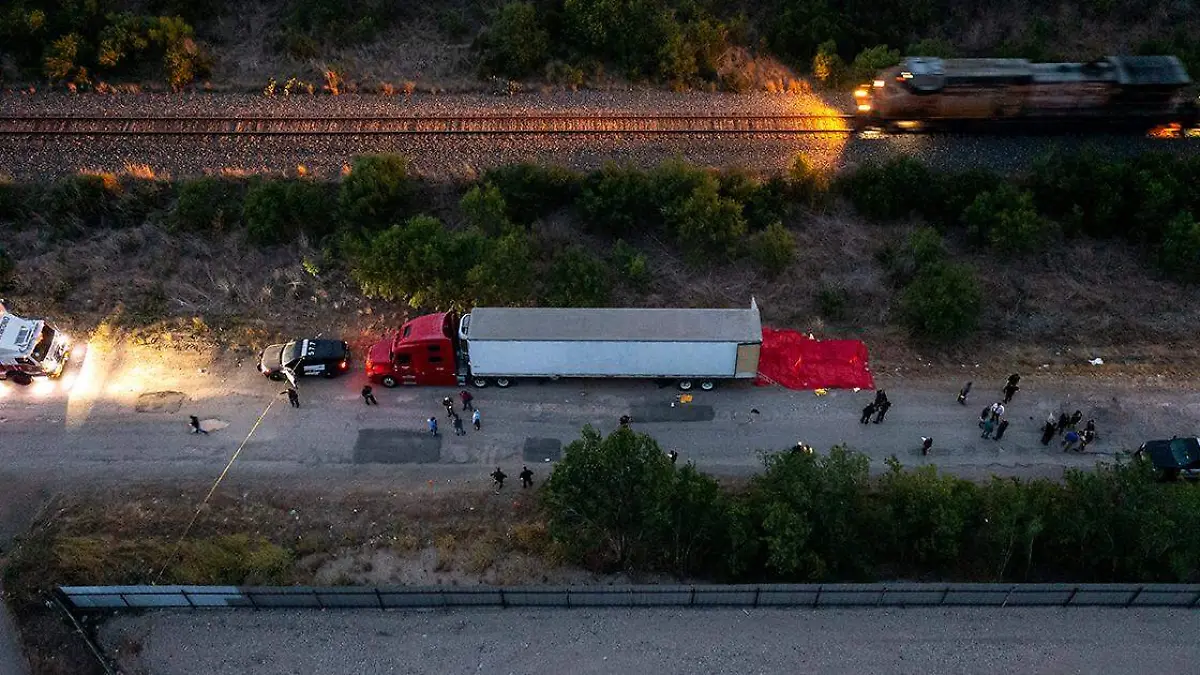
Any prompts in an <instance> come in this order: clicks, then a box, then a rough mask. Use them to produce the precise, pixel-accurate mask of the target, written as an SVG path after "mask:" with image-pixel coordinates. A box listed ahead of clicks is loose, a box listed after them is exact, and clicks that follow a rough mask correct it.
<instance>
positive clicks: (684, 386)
mask: <svg viewBox="0 0 1200 675" xmlns="http://www.w3.org/2000/svg"><path fill="white" fill-rule="evenodd" d="M691 388H692V381H691V380H680V381H679V390H680V391H690V390H691Z"/></svg>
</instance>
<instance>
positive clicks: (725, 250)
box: [663, 175, 747, 262]
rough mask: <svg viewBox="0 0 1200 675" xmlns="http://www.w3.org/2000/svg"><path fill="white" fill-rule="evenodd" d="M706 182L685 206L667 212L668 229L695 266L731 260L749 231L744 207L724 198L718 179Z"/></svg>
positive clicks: (665, 213)
mask: <svg viewBox="0 0 1200 675" xmlns="http://www.w3.org/2000/svg"><path fill="white" fill-rule="evenodd" d="M705 178H706V180H705V181H704V182H703V183H701V185H700V186H699V187H697V188H696V189H695V190H693V191H692V193H691V194H690V195H689V196H688V197H687V198H686V199H684V200H683V201H682V202H680V203H678V204H676V205H672V206H665V207H664V208H663V215H664V216H665V220H666V224H667V228H668V229H669V230H671V232H672V233H673V234H674V235H675V239H676V241H678V242H679V244H680V246H681V247H682V248H683V250H684V253H685V255H686V256H687V257H688V258H689V259H691V260H692V261H693V262H700V261H703V260H705V259H708V258H710V257H721V258H727V257H730V256H731V255H732V254H733V253H734V252H735V251H736V249H737V247H738V244H740V243H741V239H742V237H744V236H745V234H746V229H747V228H746V219H745V218H744V217H743V216H742V205H741V204H739V203H738V202H735V201H733V200H732V199H729V198H727V197H721V196H720V194H719V193H718V184H717V180H716V178H714V177H712V176H707V175H706V177H705Z"/></svg>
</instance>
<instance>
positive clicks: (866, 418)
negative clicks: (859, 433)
mask: <svg viewBox="0 0 1200 675" xmlns="http://www.w3.org/2000/svg"><path fill="white" fill-rule="evenodd" d="M874 414H875V404H874V403H868V404H867V407H865V408H863V411H862V417H860V418H858V421H859V422H861V423H862V424H870V423H871V415H874Z"/></svg>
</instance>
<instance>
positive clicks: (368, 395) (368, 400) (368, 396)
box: [362, 384, 379, 405]
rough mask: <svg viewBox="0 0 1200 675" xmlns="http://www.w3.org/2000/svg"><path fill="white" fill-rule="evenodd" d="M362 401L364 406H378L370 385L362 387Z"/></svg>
mask: <svg viewBox="0 0 1200 675" xmlns="http://www.w3.org/2000/svg"><path fill="white" fill-rule="evenodd" d="M362 399H363V403H365V404H366V405H379V401H376V400H375V394H373V393H372V392H371V385H369V384H367V385H363V388H362Z"/></svg>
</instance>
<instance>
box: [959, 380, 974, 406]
mask: <svg viewBox="0 0 1200 675" xmlns="http://www.w3.org/2000/svg"><path fill="white" fill-rule="evenodd" d="M970 393H971V383H970V382H968V383H966V384H964V385H963V388H962V389H959V390H958V404H959V405H966V404H967V394H970Z"/></svg>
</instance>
